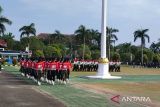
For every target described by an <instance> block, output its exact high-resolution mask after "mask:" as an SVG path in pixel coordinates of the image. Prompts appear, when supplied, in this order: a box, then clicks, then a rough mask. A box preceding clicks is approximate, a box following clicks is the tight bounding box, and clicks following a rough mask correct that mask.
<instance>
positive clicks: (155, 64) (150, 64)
mask: <svg viewBox="0 0 160 107" xmlns="http://www.w3.org/2000/svg"><path fill="white" fill-rule="evenodd" d="M125 64H127V65H130V66H132V67H133V68H136V67H144V68H160V63H158V62H148V63H143V64H141V62H131V63H125Z"/></svg>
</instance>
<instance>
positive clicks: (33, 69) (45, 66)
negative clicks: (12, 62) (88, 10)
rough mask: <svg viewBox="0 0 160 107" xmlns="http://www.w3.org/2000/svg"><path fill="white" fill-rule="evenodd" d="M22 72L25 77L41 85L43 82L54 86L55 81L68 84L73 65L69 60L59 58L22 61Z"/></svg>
mask: <svg viewBox="0 0 160 107" xmlns="http://www.w3.org/2000/svg"><path fill="white" fill-rule="evenodd" d="M20 65H21V68H20V72H21V74H22V75H23V76H26V77H28V78H31V79H33V80H34V81H36V82H37V83H38V85H41V82H42V81H46V82H47V83H49V84H52V85H54V84H55V81H57V82H58V83H61V84H62V83H63V84H66V83H67V82H69V75H70V71H71V69H72V64H71V63H70V61H69V59H67V58H66V59H64V60H62V59H59V58H48V59H44V58H29V59H23V58H22V59H21V60H20Z"/></svg>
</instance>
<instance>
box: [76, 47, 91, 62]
mask: <svg viewBox="0 0 160 107" xmlns="http://www.w3.org/2000/svg"><path fill="white" fill-rule="evenodd" d="M78 54H79V56H80V57H81V58H83V56H84V59H91V51H90V49H89V47H88V46H87V45H85V54H83V45H80V47H79V49H78Z"/></svg>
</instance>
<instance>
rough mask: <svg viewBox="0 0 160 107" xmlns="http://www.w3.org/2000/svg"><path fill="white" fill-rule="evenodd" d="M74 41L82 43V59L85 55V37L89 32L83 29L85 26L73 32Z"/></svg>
mask: <svg viewBox="0 0 160 107" xmlns="http://www.w3.org/2000/svg"><path fill="white" fill-rule="evenodd" d="M75 35H76V39H77V41H78V42H80V43H82V41H83V56H82V57H83V59H84V54H85V44H86V37H87V36H88V35H89V30H88V29H86V28H85V26H83V25H81V26H79V28H78V29H77V30H76V31H75Z"/></svg>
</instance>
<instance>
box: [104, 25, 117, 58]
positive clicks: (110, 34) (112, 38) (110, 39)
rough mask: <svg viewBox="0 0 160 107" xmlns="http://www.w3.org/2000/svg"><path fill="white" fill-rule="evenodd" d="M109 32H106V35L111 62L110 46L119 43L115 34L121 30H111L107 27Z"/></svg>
mask: <svg viewBox="0 0 160 107" xmlns="http://www.w3.org/2000/svg"><path fill="white" fill-rule="evenodd" d="M106 29H107V30H106V33H107V44H108V45H107V46H108V58H109V60H110V45H111V43H112V42H113V41H114V42H115V41H117V40H118V38H117V36H116V35H115V33H117V32H119V30H118V29H114V28H109V27H107V28H106Z"/></svg>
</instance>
